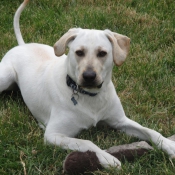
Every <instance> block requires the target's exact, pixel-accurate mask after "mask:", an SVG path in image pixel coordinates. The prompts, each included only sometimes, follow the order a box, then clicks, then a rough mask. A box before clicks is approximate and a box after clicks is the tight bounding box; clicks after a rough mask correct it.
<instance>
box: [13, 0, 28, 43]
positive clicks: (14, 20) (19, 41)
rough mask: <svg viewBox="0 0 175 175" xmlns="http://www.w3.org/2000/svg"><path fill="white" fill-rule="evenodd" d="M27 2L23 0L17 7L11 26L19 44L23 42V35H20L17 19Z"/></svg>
mask: <svg viewBox="0 0 175 175" xmlns="http://www.w3.org/2000/svg"><path fill="white" fill-rule="evenodd" d="M28 2H29V0H24V2H23V3H22V4H21V5H20V6H19V8H18V9H17V11H16V13H15V16H14V19H13V27H14V31H15V35H16V39H17V42H18V44H19V45H22V44H25V42H24V40H23V37H22V35H21V31H20V27H19V19H20V15H21V12H22V11H23V10H24V8H25V6H26V5H27V4H28Z"/></svg>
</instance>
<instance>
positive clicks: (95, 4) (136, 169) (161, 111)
mask: <svg viewBox="0 0 175 175" xmlns="http://www.w3.org/2000/svg"><path fill="white" fill-rule="evenodd" d="M20 3H21V0H16V1H11V0H1V1H0V11H1V15H0V36H1V39H0V56H1V58H2V57H3V56H4V54H5V53H6V52H7V51H8V50H9V49H10V48H12V47H14V46H16V45H17V41H16V38H15V35H14V32H13V26H12V23H13V16H14V13H15V11H16V9H17V7H18V6H19V4H20ZM174 9H175V3H174V1H173V0H155V1H153V0H149V1H144V0H140V1H137V0H109V1H107V0H104V1H100V0H72V1H68V0H62V1H57V0H42V1H37V0H33V1H31V2H30V4H29V6H28V7H27V8H26V10H25V11H24V12H23V14H22V16H21V30H22V34H23V36H24V40H25V41H26V42H37V43H44V44H48V45H53V44H54V43H55V42H56V41H57V40H58V39H59V37H60V36H62V35H63V34H64V33H65V32H66V31H67V30H68V29H69V28H72V27H82V28H95V29H101V30H103V29H110V30H112V31H115V32H118V33H121V34H125V35H127V36H129V37H130V38H131V40H132V45H131V51H130V54H129V56H128V58H127V60H126V62H125V63H124V65H123V66H121V67H114V70H113V82H114V84H115V87H116V89H117V92H118V95H119V97H120V99H121V101H122V104H123V107H124V109H125V112H126V114H127V116H128V117H129V118H131V119H133V120H135V121H137V122H139V123H140V124H142V125H143V126H146V127H149V128H152V129H155V130H156V131H158V132H160V133H162V134H163V135H164V136H171V135H173V134H175V103H174V99H175V49H174V48H175V20H174V16H175V10H174ZM78 138H83V139H90V140H92V141H93V142H94V143H96V144H97V145H98V146H100V147H101V148H103V149H106V148H108V147H110V146H113V145H119V144H125V143H131V142H133V141H136V140H137V139H135V138H132V137H129V136H126V135H125V134H122V133H118V132H116V131H114V130H112V129H109V128H108V127H105V128H91V129H89V130H88V131H83V132H82V133H81V134H80V135H78ZM68 153H69V150H62V149H60V148H58V147H54V146H48V145H44V144H43V131H42V130H41V129H39V127H38V126H37V123H36V121H35V120H34V118H33V117H32V116H31V113H30V112H29V110H28V109H27V107H26V106H25V104H24V102H23V100H22V97H21V95H20V93H19V92H8V93H7V92H4V93H2V94H1V95H0V174H2V175H12V174H14V175H15V174H16V175H20V174H24V169H23V166H22V164H21V161H23V162H25V165H26V171H27V174H28V175H35V174H41V175H42V174H44V175H51V174H63V171H62V162H63V160H64V158H65V157H66V155H67V154H68ZM173 163H174V165H175V161H173ZM174 172H175V167H174V166H173V164H172V163H171V162H170V161H169V159H168V156H167V155H166V154H164V153H163V152H162V151H160V150H154V151H152V152H151V153H150V154H146V155H144V156H142V157H141V158H136V160H135V161H133V162H127V161H125V162H123V164H122V170H121V171H117V170H116V169H115V168H111V169H105V170H102V171H97V172H94V175H117V174H118V175H137V174H142V175H151V174H154V175H160V174H161V175H173V174H174Z"/></svg>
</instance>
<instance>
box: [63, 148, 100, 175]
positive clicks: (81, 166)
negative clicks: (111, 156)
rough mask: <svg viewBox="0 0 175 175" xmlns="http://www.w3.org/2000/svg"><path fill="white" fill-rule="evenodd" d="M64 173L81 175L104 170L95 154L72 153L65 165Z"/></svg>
mask: <svg viewBox="0 0 175 175" xmlns="http://www.w3.org/2000/svg"><path fill="white" fill-rule="evenodd" d="M63 168H64V171H65V172H67V173H68V174H81V173H85V172H86V171H87V172H93V171H96V170H98V169H102V166H101V165H100V162H99V160H98V158H97V156H96V154H95V153H94V152H91V151H86V152H78V151H77V152H72V153H70V154H69V155H68V156H67V157H66V159H65V161H64V165H63Z"/></svg>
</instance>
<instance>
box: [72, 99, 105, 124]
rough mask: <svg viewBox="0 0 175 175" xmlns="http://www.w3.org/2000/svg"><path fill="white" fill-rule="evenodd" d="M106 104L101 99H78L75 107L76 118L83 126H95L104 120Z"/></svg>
mask: <svg viewBox="0 0 175 175" xmlns="http://www.w3.org/2000/svg"><path fill="white" fill-rule="evenodd" d="M107 106H108V103H107V101H106V100H105V99H102V98H94V97H90V98H89V97H88V98H82V99H79V101H78V104H77V105H76V106H75V111H77V114H78V118H79V120H80V121H82V122H83V123H85V125H88V126H87V127H89V126H92V125H93V126H96V124H97V123H98V122H99V121H100V120H103V119H104V118H105V115H106V109H107Z"/></svg>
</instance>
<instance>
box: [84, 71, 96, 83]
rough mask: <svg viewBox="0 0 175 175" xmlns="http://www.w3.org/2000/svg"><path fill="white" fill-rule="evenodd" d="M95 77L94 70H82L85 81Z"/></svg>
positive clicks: (90, 80) (92, 79)
mask: <svg viewBox="0 0 175 175" xmlns="http://www.w3.org/2000/svg"><path fill="white" fill-rule="evenodd" d="M95 77H96V72H94V71H92V70H87V71H85V72H83V78H84V80H85V81H86V82H92V81H94V80H95Z"/></svg>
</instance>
